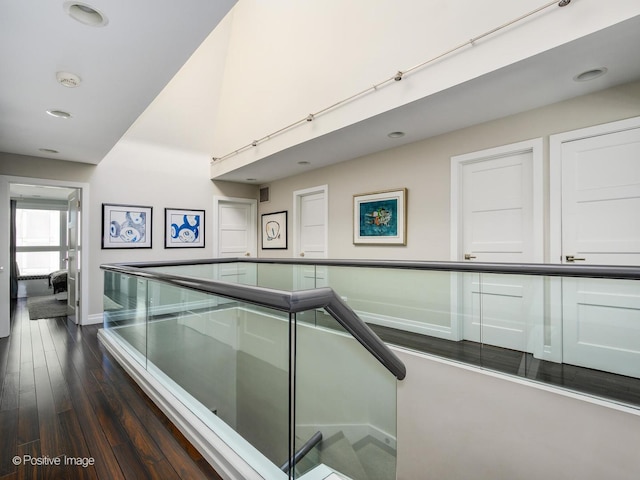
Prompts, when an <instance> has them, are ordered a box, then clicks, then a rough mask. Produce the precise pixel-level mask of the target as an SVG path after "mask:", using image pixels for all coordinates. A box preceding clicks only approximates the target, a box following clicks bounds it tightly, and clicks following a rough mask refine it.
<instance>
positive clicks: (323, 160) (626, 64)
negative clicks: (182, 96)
mask: <svg viewBox="0 0 640 480" xmlns="http://www.w3.org/2000/svg"><path fill="white" fill-rule="evenodd" d="M639 48H640V16H637V17H635V18H632V19H630V20H627V21H624V22H621V23H619V24H617V25H614V26H612V27H609V28H607V29H604V30H601V31H599V32H596V33H594V34H591V35H588V36H586V37H583V38H581V39H579V40H576V41H573V42H571V43H568V44H565V45H563V46H560V47H558V48H555V49H553V50H550V51H547V52H544V53H542V54H539V55H536V56H534V57H531V58H529V59H527V60H524V61H521V62H518V63H516V64H513V65H510V66H508V67H506V68H504V69H501V70H498V71H495V72H492V73H490V74H487V75H484V76H482V77H479V78H477V79H474V80H472V81H470V82H467V83H464V84H462V85H458V86H455V87H453V88H450V89H448V90H446V91H443V92H440V93H438V94H435V95H432V96H429V97H426V98H423V99H421V100H418V101H416V102H413V103H411V104H408V105H405V106H402V107H399V108H396V109H394V110H392V111H389V112H386V113H383V114H381V115H378V116H375V117H372V118H369V119H367V120H364V121H362V122H360V123H357V124H354V125H351V126H349V127H346V128H344V129H342V130H339V131H336V132H333V133H331V134H328V135H325V136H323V137H319V138H315V139H313V140H311V141H309V142H306V143H304V144H301V145H297V146H293V147H291V148H289V149H288V150H285V151H281V152H278V153H277V154H275V155H273V156H271V157H267V158H264V159H260V160H259V161H258V162H255V163H253V164H249V165H247V166H245V167H242V168H238V169H235V170H233V171H231V172H229V173H226V174H222V175H220V176H218V177H216V180H228V181H236V182H248V183H259V184H264V183H268V182H270V181H273V180H276V179H279V178H284V177H287V176H291V175H294V174H297V173H302V172H304V171H308V170H309V169H313V168H321V167H324V166H327V165H330V164H333V163H338V162H341V161H344V160H349V159H353V158H357V157H360V156H363V155H367V154H370V153H374V152H379V151H383V150H387V149H389V148H393V147H397V146H399V145H403V144H407V143H412V142H416V141H419V140H422V139H425V138H429V137H432V136H435V135H439V134H443V133H447V132H451V131H455V130H458V129H461V128H465V127H468V126H471V125H476V124H479V123H482V122H486V121H489V120H493V119H497V118H502V117H505V116H507V115H512V114H515V113H519V112H523V111H527V110H531V109H533V108H537V107H541V106H544V105H549V104H552V103H556V102H559V101H562V100H566V99H570V98H573V97H577V96H580V95H585V94H588V93H592V92H596V91H598V90H603V89H606V88H610V87H613V86H616V85H621V84H624V83H629V82H632V81H636V80H639V79H640V54H639V53H638V49H639ZM599 67H606V68H607V69H608V72H607V74H606V75H604V76H602V77H600V78H597V79H595V80H593V81H591V82H576V81H574V80H573V77H574V76H575V75H577V74H579V73H582V72H584V71H587V70H590V69H594V68H599ZM635 101H636V102H639V103H640V98H638V99H635ZM274 127H278V126H274ZM274 130H276V128H274ZM395 131H402V132H405V133H406V136H405V137H403V138H399V139H397V138H396V139H391V138H389V137H388V136H387V134H388V133H390V132H395ZM247 141H248V142H249V141H250V139H247ZM461 153H462V152H461ZM301 159H302V160H305V161H307V162H310V165H305V166H301V165H298V161H300V160H301ZM222 161H223V162H224V161H233V157H230V159H229V160H222ZM247 179H255V180H253V181H248V180H247Z"/></svg>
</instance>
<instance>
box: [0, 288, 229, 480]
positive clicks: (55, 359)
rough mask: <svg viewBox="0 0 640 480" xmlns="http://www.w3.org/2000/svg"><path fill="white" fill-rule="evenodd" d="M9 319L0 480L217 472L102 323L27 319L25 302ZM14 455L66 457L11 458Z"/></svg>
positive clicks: (102, 479) (1, 359) (2, 373)
mask: <svg viewBox="0 0 640 480" xmlns="http://www.w3.org/2000/svg"><path fill="white" fill-rule="evenodd" d="M11 327H12V335H11V336H10V337H8V338H7V339H2V340H0V385H3V386H5V387H6V388H3V393H0V406H4V410H2V411H0V480H14V479H18V478H19V479H32V478H33V479H48V478H51V479H58V478H60V479H63V478H64V479H71V478H73V479H81V478H88V479H94V478H95V479H98V480H107V479H108V480H121V479H125V478H131V479H136V480H137V479H140V478H150V479H167V480H172V479H180V478H189V479H198V478H205V479H215V480H219V479H220V477H219V476H218V475H217V474H216V473H215V472H214V471H213V469H212V468H211V466H210V465H208V464H207V463H206V462H205V461H204V459H203V458H202V456H201V455H200V454H199V453H198V452H197V450H196V449H195V448H194V447H193V446H192V445H191V444H190V443H189V442H188V441H187V440H186V438H184V436H183V435H182V434H180V432H179V431H178V430H177V429H176V428H175V426H173V425H172V424H171V423H170V422H169V420H168V419H167V417H166V416H165V415H164V414H163V413H162V412H161V411H160V410H159V409H158V408H157V407H156V406H155V405H154V404H153V403H152V402H151V400H150V399H149V398H148V397H147V396H146V395H145V394H144V392H143V391H142V390H141V389H140V388H139V387H138V386H137V385H136V384H135V383H134V382H133V380H132V379H131V377H129V375H128V374H127V373H126V372H124V370H122V368H121V367H120V366H119V365H118V364H117V362H115V360H114V359H113V357H111V355H110V354H108V353H107V352H106V350H104V348H103V347H102V346H101V345H100V343H99V342H98V340H97V332H98V328H99V326H87V327H78V326H76V325H75V324H73V323H69V322H68V321H67V320H66V319H64V318H57V319H41V320H29V318H28V315H27V312H26V306H25V302H24V300H22V301H18V302H17V306H16V308H15V309H13V310H12V319H11ZM16 455H17V456H18V457H20V459H22V458H29V457H31V458H45V457H49V458H50V459H53V458H56V457H60V459H61V462H65V460H64V459H67V464H65V463H62V464H61V465H59V466H55V465H54V466H52V465H31V464H29V463H28V464H27V465H24V464H21V465H14V463H13V457H14V456H16ZM71 459H87V460H85V464H87V465H86V466H82V460H71ZM89 459H91V460H89ZM91 462H93V463H94V464H93V465H89V464H88V463H91ZM70 463H71V464H70ZM75 463H80V465H76V464H75Z"/></svg>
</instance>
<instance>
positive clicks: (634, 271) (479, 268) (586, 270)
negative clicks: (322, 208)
mask: <svg viewBox="0 0 640 480" xmlns="http://www.w3.org/2000/svg"><path fill="white" fill-rule="evenodd" d="M221 263H265V264H288V265H322V266H330V267H331V266H333V267H369V268H390V269H408V270H436V271H444V272H462V273H466V272H470V273H471V272H475V273H503V274H513V275H542V276H553V277H583V278H611V279H629V280H640V267H635V266H624V265H566V264H559V263H500V262H495V263H492V262H454V261H451V262H446V261H410V260H405V261H400V260H366V259H365V260H339V259H321V258H316V259H303V258H301V259H296V258H247V257H237V258H207V259H199V260H188V261H159V262H136V263H127V264H126V265H128V266H133V267H137V268H149V267H170V266H179V265H203V264H221Z"/></svg>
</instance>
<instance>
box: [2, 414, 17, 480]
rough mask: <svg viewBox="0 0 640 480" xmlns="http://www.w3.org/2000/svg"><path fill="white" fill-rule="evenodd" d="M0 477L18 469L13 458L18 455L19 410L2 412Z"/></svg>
mask: <svg viewBox="0 0 640 480" xmlns="http://www.w3.org/2000/svg"><path fill="white" fill-rule="evenodd" d="M0 425H2V435H0V477H1V476H3V475H7V474H9V473H13V472H15V471H16V466H15V465H14V464H13V462H12V459H13V457H14V456H15V455H17V451H18V446H17V442H16V439H17V437H18V410H17V409H16V410H4V411H1V412H0Z"/></svg>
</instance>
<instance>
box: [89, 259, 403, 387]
mask: <svg viewBox="0 0 640 480" xmlns="http://www.w3.org/2000/svg"><path fill="white" fill-rule="evenodd" d="M182 265H184V264H182ZM100 268H101V269H103V270H106V271H111V272H116V273H121V274H125V275H130V276H135V277H141V278H146V279H147V280H154V281H158V282H162V283H166V284H169V285H174V286H177V287H182V288H187V289H190V290H195V291H199V292H204V293H209V294H213V295H217V296H220V297H224V298H228V299H232V300H238V301H241V302H245V303H250V304H253V305H259V306H265V307H269V308H273V309H275V310H279V311H283V312H288V313H298V312H303V311H307V310H314V309H317V308H324V309H325V310H326V311H327V312H328V313H329V314H330V315H331V316H332V317H333V318H334V319H335V320H336V321H337V322H338V323H339V324H340V325H341V326H342V327H343V328H344V329H345V330H346V331H348V332H349V333H350V334H351V335H352V336H353V337H354V338H355V339H356V340H357V341H358V342H359V343H360V344H361V345H362V346H363V347H364V348H366V349H367V351H369V353H371V354H372V355H373V356H374V357H375V358H376V359H377V360H378V361H379V362H380V363H381V364H382V365H384V367H385V368H386V369H387V370H389V371H390V372H391V373H392V374H393V375H394V376H395V377H396V378H397V379H398V380H402V379H404V377H405V376H406V367H405V365H404V363H402V360H400V359H399V358H398V357H397V356H396V355H395V354H394V353H393V352H392V351H391V350H390V349H389V347H388V346H387V345H386V344H385V343H384V342H383V341H382V340H380V338H379V337H378V336H377V335H376V334H375V333H374V332H373V330H371V328H369V326H368V325H367V324H366V323H364V322H363V321H362V319H361V318H360V317H358V315H357V314H356V313H355V312H354V311H353V310H352V309H351V307H349V306H348V305H347V304H346V303H345V302H344V301H343V300H342V299H341V298H340V297H339V296H338V295H337V294H336V292H335V291H334V290H333V289H332V288H329V287H322V288H314V289H310V290H299V291H294V292H289V291H285V290H276V289H272V288H265V287H256V286H253V285H243V284H239V283H230V282H223V281H219V280H205V279H201V278H195V277H189V276H185V275H172V274H168V273H164V272H152V271H148V270H142V269H141V267H140V266H139V265H135V266H132V264H126V265H125V264H107V265H101V266H100Z"/></svg>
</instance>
